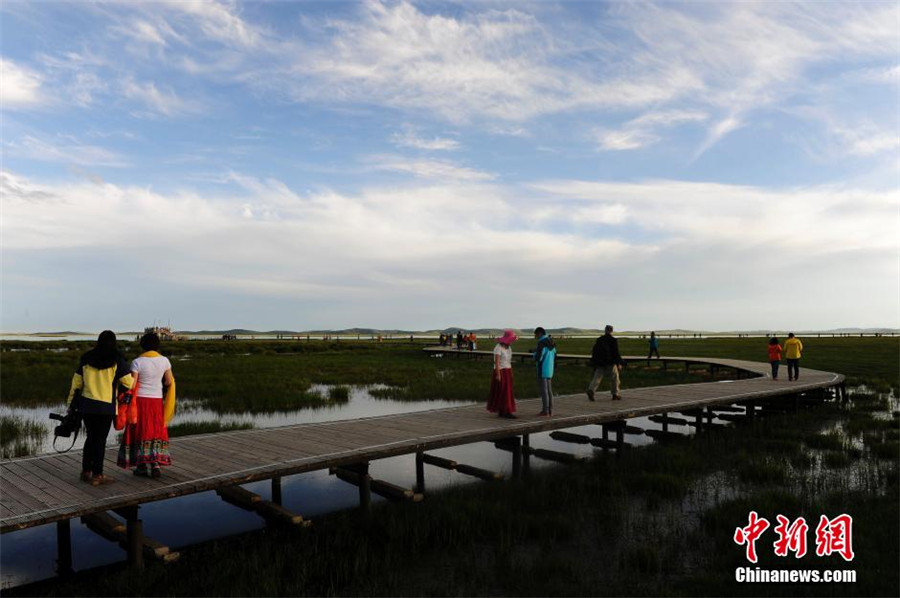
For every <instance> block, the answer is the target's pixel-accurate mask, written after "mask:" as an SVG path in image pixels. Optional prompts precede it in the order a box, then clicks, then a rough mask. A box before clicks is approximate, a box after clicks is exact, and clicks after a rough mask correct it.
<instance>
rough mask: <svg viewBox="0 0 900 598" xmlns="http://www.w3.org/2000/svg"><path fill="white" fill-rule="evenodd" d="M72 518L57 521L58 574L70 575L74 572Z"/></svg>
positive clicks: (61, 575)
mask: <svg viewBox="0 0 900 598" xmlns="http://www.w3.org/2000/svg"><path fill="white" fill-rule="evenodd" d="M70 522H71V519H63V520H61V521H57V522H56V574H57V575H59V576H60V577H68V576H69V575H71V574H72V571H73V570H72V526H71V523H70Z"/></svg>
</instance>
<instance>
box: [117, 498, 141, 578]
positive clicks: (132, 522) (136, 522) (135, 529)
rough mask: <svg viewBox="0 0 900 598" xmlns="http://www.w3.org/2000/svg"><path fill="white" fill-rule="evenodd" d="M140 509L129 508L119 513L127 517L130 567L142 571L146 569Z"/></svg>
mask: <svg viewBox="0 0 900 598" xmlns="http://www.w3.org/2000/svg"><path fill="white" fill-rule="evenodd" d="M138 508H139V507H128V508H125V509H122V510H121V511H119V513H120V514H121V515H124V517H125V526H126V527H125V533H126V551H127V552H128V567H129V568H130V569H134V570H137V571H140V570H141V569H143V568H144V522H143V521H141V520H140V519H138Z"/></svg>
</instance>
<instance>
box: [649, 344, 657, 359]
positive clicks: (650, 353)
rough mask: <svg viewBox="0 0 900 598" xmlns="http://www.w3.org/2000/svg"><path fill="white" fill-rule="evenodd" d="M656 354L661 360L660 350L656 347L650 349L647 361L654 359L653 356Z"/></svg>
mask: <svg viewBox="0 0 900 598" xmlns="http://www.w3.org/2000/svg"><path fill="white" fill-rule="evenodd" d="M654 353H656V358H657V359H659V349H657V348H656V347H650V352H649V353H647V359H650V358H651V357H653V354H654Z"/></svg>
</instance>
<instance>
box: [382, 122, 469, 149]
mask: <svg viewBox="0 0 900 598" xmlns="http://www.w3.org/2000/svg"><path fill="white" fill-rule="evenodd" d="M391 143H393V144H394V145H397V146H399V147H412V148H415V149H424V150H436V151H447V150H457V149H459V142H458V141H456V140H455V139H450V138H448V137H437V136H435V137H422V136H420V135H419V134H418V133H417V132H416V130H415V129H414V128H413V127H404V129H403V131H399V132H396V133H394V134H393V135H391Z"/></svg>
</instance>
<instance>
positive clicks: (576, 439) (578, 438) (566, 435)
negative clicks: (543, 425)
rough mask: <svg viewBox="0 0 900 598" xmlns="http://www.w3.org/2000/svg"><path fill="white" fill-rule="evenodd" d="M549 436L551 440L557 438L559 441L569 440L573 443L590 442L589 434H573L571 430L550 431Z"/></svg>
mask: <svg viewBox="0 0 900 598" xmlns="http://www.w3.org/2000/svg"><path fill="white" fill-rule="evenodd" d="M550 438H552V439H553V440H558V441H560V442H571V443H574V444H590V442H591V437H590V436H585V435H584V434H573V433H572V432H563V431H562V430H557V431H555V432H550Z"/></svg>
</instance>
